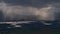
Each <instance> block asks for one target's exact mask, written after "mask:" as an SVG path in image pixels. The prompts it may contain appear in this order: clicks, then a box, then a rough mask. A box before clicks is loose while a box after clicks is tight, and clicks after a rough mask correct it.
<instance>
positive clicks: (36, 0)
mask: <svg viewBox="0 0 60 34" xmlns="http://www.w3.org/2000/svg"><path fill="white" fill-rule="evenodd" d="M4 1H5V2H6V3H9V4H11V5H22V6H32V7H37V8H38V7H43V6H45V5H46V4H49V3H52V2H59V1H60V0H4Z"/></svg>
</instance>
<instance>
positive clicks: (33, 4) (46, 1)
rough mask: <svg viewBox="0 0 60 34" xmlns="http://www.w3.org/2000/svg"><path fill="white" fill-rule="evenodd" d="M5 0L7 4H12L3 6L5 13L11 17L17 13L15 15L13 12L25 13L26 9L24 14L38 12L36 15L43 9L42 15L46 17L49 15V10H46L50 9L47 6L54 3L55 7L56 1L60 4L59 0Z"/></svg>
mask: <svg viewBox="0 0 60 34" xmlns="http://www.w3.org/2000/svg"><path fill="white" fill-rule="evenodd" d="M3 1H4V2H5V3H6V4H7V5H10V6H6V5H4V6H3V13H4V15H5V16H6V15H7V16H9V18H10V17H11V19H12V18H13V17H15V16H16V15H15V16H14V15H13V13H14V14H19V13H20V14H23V12H24V11H25V12H24V14H36V15H38V14H39V13H40V12H39V11H42V13H43V14H41V15H40V16H42V17H43V18H45V16H46V17H48V16H47V12H45V11H46V10H48V9H46V8H48V7H50V6H48V5H53V6H54V7H55V6H56V4H55V3H57V4H58V5H59V0H57V1H56V0H3ZM14 6H15V7H14ZM15 8H16V9H18V12H17V10H15ZM7 9H8V10H7ZM12 9H14V10H15V11H14V12H12V11H13V10H12ZM20 9H21V10H20ZM23 9H24V10H23ZM32 10H33V12H32ZM38 12H39V13H38ZM45 14H46V15H45ZM44 15H45V16H44ZM23 18H24V17H23Z"/></svg>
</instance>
